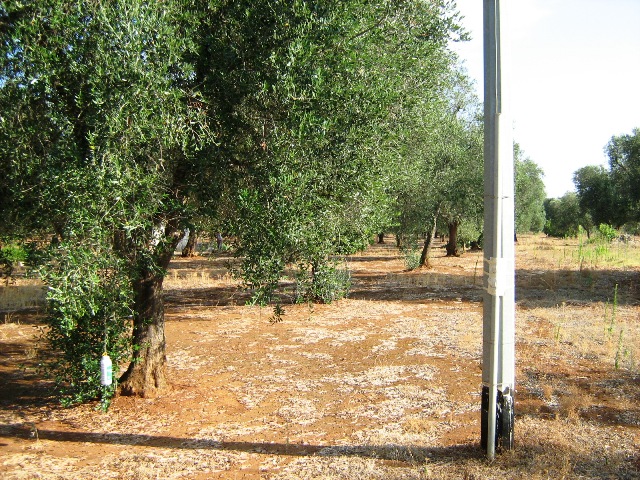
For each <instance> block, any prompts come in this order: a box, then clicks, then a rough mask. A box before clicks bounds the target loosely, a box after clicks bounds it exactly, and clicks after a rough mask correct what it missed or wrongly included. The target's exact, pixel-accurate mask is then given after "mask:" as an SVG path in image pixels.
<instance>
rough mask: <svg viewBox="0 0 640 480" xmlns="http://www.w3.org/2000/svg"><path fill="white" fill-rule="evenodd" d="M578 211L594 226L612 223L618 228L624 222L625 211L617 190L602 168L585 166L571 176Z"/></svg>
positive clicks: (607, 173)
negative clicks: (578, 203)
mask: <svg viewBox="0 0 640 480" xmlns="http://www.w3.org/2000/svg"><path fill="white" fill-rule="evenodd" d="M573 183H574V184H575V186H576V192H577V193H578V199H579V202H580V209H581V211H582V213H583V214H588V215H590V216H591V218H592V219H593V222H594V224H596V225H599V224H601V223H612V224H614V225H616V226H617V227H619V226H620V225H621V224H622V223H624V220H625V213H624V212H625V210H624V208H623V205H622V203H621V196H620V192H619V191H618V188H617V187H616V185H615V184H614V183H613V181H612V178H611V176H610V175H609V172H607V170H605V168H604V167H602V166H592V165H589V166H586V167H583V168H580V169H579V170H576V172H575V173H574V174H573Z"/></svg>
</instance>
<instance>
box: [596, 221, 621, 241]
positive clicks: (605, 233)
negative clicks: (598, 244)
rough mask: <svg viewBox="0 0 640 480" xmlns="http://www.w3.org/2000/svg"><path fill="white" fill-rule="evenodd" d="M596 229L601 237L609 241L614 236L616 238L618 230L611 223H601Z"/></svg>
mask: <svg viewBox="0 0 640 480" xmlns="http://www.w3.org/2000/svg"><path fill="white" fill-rule="evenodd" d="M598 231H599V232H600V235H602V237H603V238H604V239H606V240H607V241H609V242H611V241H612V240H614V239H615V238H618V231H617V230H616V229H615V228H613V227H612V226H611V225H607V224H605V223H601V224H600V226H599V227H598Z"/></svg>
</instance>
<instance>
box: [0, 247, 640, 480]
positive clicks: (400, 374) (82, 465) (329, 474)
mask: <svg viewBox="0 0 640 480" xmlns="http://www.w3.org/2000/svg"><path fill="white" fill-rule="evenodd" d="M435 247H436V248H435V249H434V252H433V268H431V269H429V270H418V271H411V272H408V271H406V269H405V263H404V258H403V256H402V255H401V254H400V253H399V251H398V250H397V249H396V248H395V245H394V243H393V241H392V239H391V238H387V241H386V243H385V244H383V245H379V244H376V245H373V246H372V247H371V248H370V249H368V250H367V251H366V252H363V253H361V254H357V255H354V256H352V257H350V258H349V259H348V264H349V267H350V269H351V272H352V281H353V288H352V291H351V293H350V295H349V298H348V299H345V300H341V301H338V302H335V303H333V304H330V305H306V304H303V305H294V304H286V305H284V308H285V315H284V317H283V320H282V321H281V322H278V323H273V322H271V321H270V318H271V315H272V311H271V310H270V309H268V308H259V307H252V306H245V301H246V298H247V296H246V295H247V294H246V293H245V292H242V291H241V290H239V289H238V284H237V282H236V281H235V280H233V279H232V278H231V277H230V276H229V275H228V273H227V270H226V268H225V265H226V264H227V263H228V261H229V258H228V257H227V256H226V255H223V254H220V255H215V256H212V257H195V258H193V259H182V258H179V257H176V258H175V259H174V261H173V263H172V265H171V268H170V272H169V275H168V278H167V281H166V284H165V289H166V302H167V307H166V319H167V323H166V337H167V362H168V372H169V378H170V380H171V389H170V390H168V391H166V392H164V393H163V394H161V395H159V396H157V397H156V398H129V397H118V398H116V399H115V400H114V402H113V404H112V407H111V409H110V410H109V411H108V412H107V413H102V412H99V411H97V410H96V408H95V405H83V406H79V407H74V408H67V409H65V408H62V407H60V406H58V405H57V404H56V402H55V400H53V399H51V398H50V397H49V396H48V392H49V390H48V388H49V387H50V385H49V384H47V383H46V382H45V381H43V380H41V379H40V378H39V377H38V376H37V375H36V374H35V369H34V366H35V364H36V363H37V358H38V353H39V351H40V348H41V345H40V344H39V342H38V340H37V338H38V334H39V332H40V331H41V330H42V326H41V325H40V324H39V322H38V316H37V312H36V311H35V310H33V309H23V310H22V311H17V312H11V313H9V312H5V314H4V322H2V321H1V320H0V477H1V478H4V479H36V478H42V479H76V478H78V479H120V478H122V479H156V478H157V479H169V478H171V479H174V478H175V479H259V478H264V479H299V478H300V479H307V478H314V479H387V478H391V479H400V478H402V479H440V478H442V479H444V478H447V479H452V478H454V479H455V478H460V479H484V478H523V477H524V478H540V479H542V478H576V479H577V478H640V474H639V473H638V472H639V470H640V430H639V429H640V376H639V370H638V365H637V362H638V360H639V359H638V356H640V263H639V262H637V260H636V259H637V258H640V255H638V252H639V251H640V243H639V242H637V241H636V242H631V243H630V244H626V243H625V244H624V245H621V246H617V245H616V246H613V247H611V249H610V251H609V254H610V258H608V259H605V258H604V257H601V258H600V259H599V258H597V256H596V257H594V256H587V255H585V252H584V251H582V249H580V248H579V247H578V246H576V242H575V241H574V242H573V243H571V242H565V241H563V240H552V239H547V238H545V237H542V236H530V237H523V238H521V239H520V241H519V242H518V244H517V254H516V255H517V260H516V267H517V276H516V285H517V293H516V296H517V312H516V331H517V333H516V336H517V343H516V352H517V359H516V364H517V373H516V383H517V385H516V425H515V442H516V448H515V450H514V451H512V452H503V453H500V454H499V455H498V456H497V458H496V460H495V461H494V462H493V463H489V462H488V461H486V460H485V458H484V455H483V453H482V451H481V450H480V447H479V441H480V392H481V387H482V386H481V373H482V370H481V369H482V365H481V360H482V292H483V291H482V265H483V260H482V252H466V253H465V254H464V255H462V256H461V257H459V258H447V257H445V256H444V250H443V249H442V248H440V247H441V245H439V244H436V246H435ZM601 253H602V252H601ZM594 255H595V254H594ZM284 286H285V287H287V285H286V284H285V285H284ZM3 288H5V289H8V288H20V287H19V286H14V287H3ZM285 290H286V288H285ZM5 293H6V292H5ZM0 318H2V317H0Z"/></svg>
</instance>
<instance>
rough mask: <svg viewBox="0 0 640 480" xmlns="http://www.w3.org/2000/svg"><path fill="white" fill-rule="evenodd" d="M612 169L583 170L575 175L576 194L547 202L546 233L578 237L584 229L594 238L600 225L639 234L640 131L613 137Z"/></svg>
mask: <svg viewBox="0 0 640 480" xmlns="http://www.w3.org/2000/svg"><path fill="white" fill-rule="evenodd" d="M605 153H606V154H607V156H608V157H609V165H608V167H609V168H608V169H607V168H605V167H603V166H600V165H588V166H586V167H582V168H580V169H578V170H576V172H574V175H573V182H574V184H575V186H576V192H575V193H574V192H569V193H567V194H565V195H564V196H563V197H561V198H559V199H547V200H546V201H545V210H546V216H547V224H546V226H545V229H544V231H545V233H547V234H548V235H552V236H559V237H563V236H575V235H577V233H578V229H579V228H580V227H581V228H583V229H584V230H585V231H586V233H587V235H590V234H591V232H592V231H593V230H594V228H599V227H600V225H606V226H610V227H613V228H616V229H619V228H621V227H625V229H627V230H628V231H629V232H631V233H637V231H638V222H640V129H637V128H635V129H633V131H632V133H631V134H623V135H618V136H613V137H611V140H610V141H609V143H608V144H607V145H606V146H605Z"/></svg>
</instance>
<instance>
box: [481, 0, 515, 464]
mask: <svg viewBox="0 0 640 480" xmlns="http://www.w3.org/2000/svg"><path fill="white" fill-rule="evenodd" d="M508 2H509V0H503V4H508ZM504 17H505V15H504V5H503V9H502V10H501V8H500V0H484V195H485V197H484V287H485V294H484V305H483V357H482V358H483V367H482V419H481V425H482V433H481V435H482V436H481V445H482V448H484V449H485V450H486V453H487V457H488V458H489V459H490V460H493V458H494V457H495V451H496V447H498V446H501V447H502V448H504V449H508V450H510V449H512V448H513V418H514V411H513V395H514V383H515V382H514V370H515V349H514V344H515V275H514V245H513V242H514V199H513V192H514V178H513V173H514V172H513V136H512V125H511V119H510V116H509V110H508V109H509V99H508V96H507V92H506V87H507V86H508V76H507V75H506V72H505V70H506V67H508V62H507V61H505V60H506V59H505V57H506V55H505V54H504V51H505V47H506V46H507V45H508V43H507V41H505V32H504V28H501V24H502V26H504V23H502V22H503V21H504Z"/></svg>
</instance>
